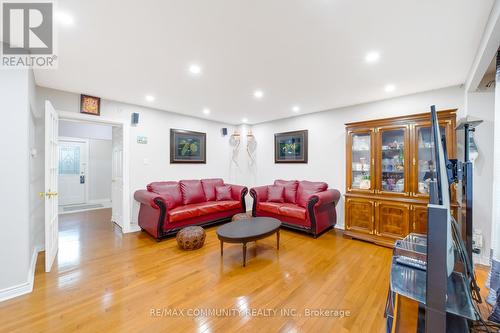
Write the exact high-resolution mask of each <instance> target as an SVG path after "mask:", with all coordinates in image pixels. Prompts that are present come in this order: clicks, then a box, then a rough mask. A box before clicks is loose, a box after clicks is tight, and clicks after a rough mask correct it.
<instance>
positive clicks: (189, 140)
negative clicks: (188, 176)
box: [170, 128, 207, 163]
mask: <svg viewBox="0 0 500 333" xmlns="http://www.w3.org/2000/svg"><path fill="white" fill-rule="evenodd" d="M206 142H207V135H206V134H205V133H200V132H193V131H185V130H179V129H173V128H171V129H170V163H207V150H206V146H207V144H206Z"/></svg>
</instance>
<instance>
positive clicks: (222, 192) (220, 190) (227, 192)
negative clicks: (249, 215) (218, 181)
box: [215, 185, 232, 201]
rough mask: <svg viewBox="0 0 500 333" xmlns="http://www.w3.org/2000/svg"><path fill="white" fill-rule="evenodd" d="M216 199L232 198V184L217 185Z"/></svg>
mask: <svg viewBox="0 0 500 333" xmlns="http://www.w3.org/2000/svg"><path fill="white" fill-rule="evenodd" d="M215 200H217V201H223V200H232V197H231V186H229V185H223V186H216V187H215Z"/></svg>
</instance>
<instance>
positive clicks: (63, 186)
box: [59, 122, 89, 212]
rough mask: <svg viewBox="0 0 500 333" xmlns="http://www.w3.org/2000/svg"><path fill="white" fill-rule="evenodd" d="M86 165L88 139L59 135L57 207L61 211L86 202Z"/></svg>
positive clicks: (87, 162)
mask: <svg viewBox="0 0 500 333" xmlns="http://www.w3.org/2000/svg"><path fill="white" fill-rule="evenodd" d="M62 124H63V122H60V123H59V126H61V125H62ZM59 132H61V130H60V129H59ZM88 165H89V141H88V140H86V139H80V138H69V137H59V207H62V211H63V212H64V208H65V207H68V206H73V205H83V204H86V203H87V197H88V196H87V192H88V190H87V181H88V179H87V173H88Z"/></svg>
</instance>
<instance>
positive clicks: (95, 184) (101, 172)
mask: <svg viewBox="0 0 500 333" xmlns="http://www.w3.org/2000/svg"><path fill="white" fill-rule="evenodd" d="M111 144H112V141H111V140H100V139H90V140H89V174H88V177H89V178H88V186H89V201H90V202H93V201H110V200H111V155H112V147H111Z"/></svg>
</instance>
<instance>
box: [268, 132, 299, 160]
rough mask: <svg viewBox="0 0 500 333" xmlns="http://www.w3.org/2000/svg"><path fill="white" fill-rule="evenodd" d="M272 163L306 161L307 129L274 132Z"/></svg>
mask: <svg viewBox="0 0 500 333" xmlns="http://www.w3.org/2000/svg"><path fill="white" fill-rule="evenodd" d="M274 163H307V130H303V131H294V132H285V133H276V134H274Z"/></svg>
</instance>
